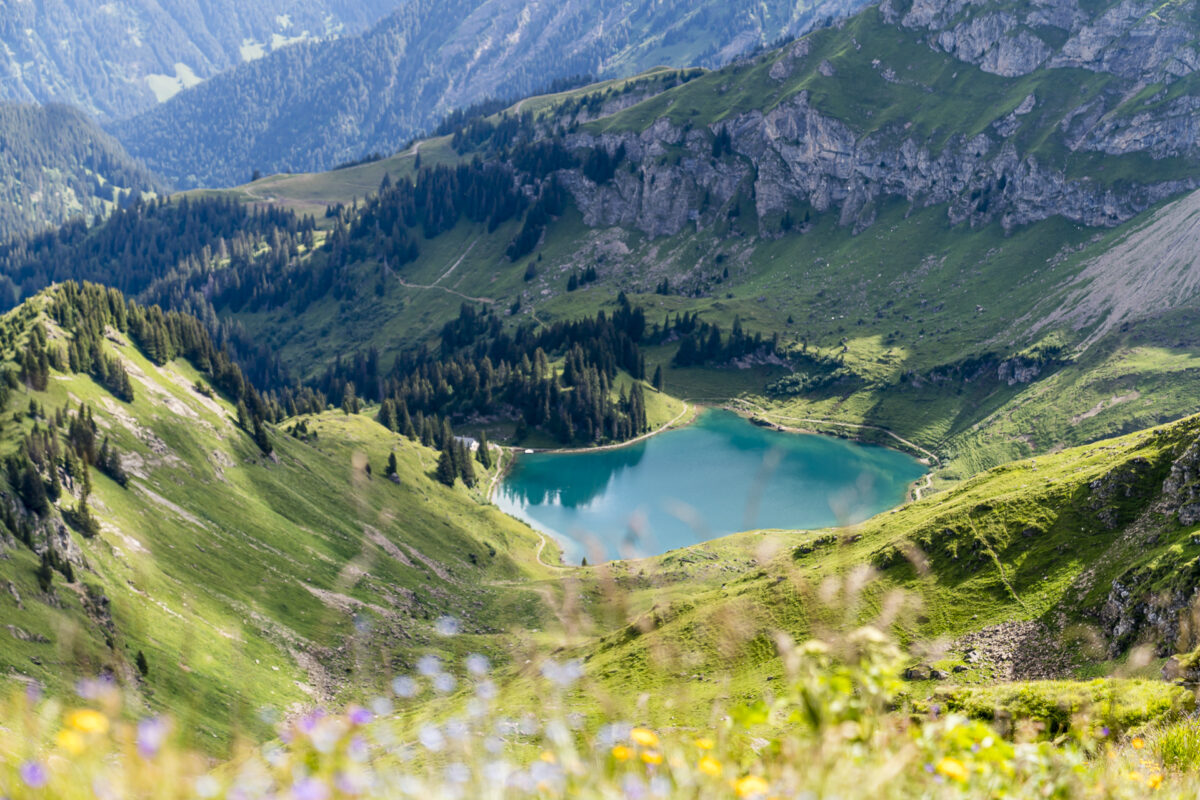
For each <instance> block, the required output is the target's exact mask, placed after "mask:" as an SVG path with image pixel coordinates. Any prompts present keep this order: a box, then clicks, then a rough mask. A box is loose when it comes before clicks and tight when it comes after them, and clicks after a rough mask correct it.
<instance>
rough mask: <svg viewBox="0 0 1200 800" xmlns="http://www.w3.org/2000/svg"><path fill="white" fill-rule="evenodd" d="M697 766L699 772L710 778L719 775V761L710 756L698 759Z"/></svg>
mask: <svg viewBox="0 0 1200 800" xmlns="http://www.w3.org/2000/svg"><path fill="white" fill-rule="evenodd" d="M698 767H699V769H700V771H701V772H703V773H704V774H705V775H707V776H708V777H710V778H719V777H721V769H722V768H721V762H720V761H717V760H716V759H715V758H713V757H712V756H705V757H704V758H702V759H700V763H699V765H698Z"/></svg>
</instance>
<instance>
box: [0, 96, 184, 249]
mask: <svg viewBox="0 0 1200 800" xmlns="http://www.w3.org/2000/svg"><path fill="white" fill-rule="evenodd" d="M160 185H161V184H160V181H159V180H158V179H157V178H156V177H154V176H153V175H152V174H151V173H150V172H149V170H147V169H146V168H145V167H143V166H142V165H141V164H139V163H138V162H136V161H134V160H133V159H132V158H130V157H129V154H128V153H126V152H125V149H124V148H123V147H121V144H120V143H119V142H118V141H117V140H116V139H114V138H112V137H111V136H109V135H108V134H107V133H105V132H104V131H102V130H101V129H100V128H99V127H97V126H96V125H95V123H93V122H92V121H91V120H89V119H88V118H87V117H85V116H84V115H83V114H81V113H79V112H78V111H75V110H74V109H71V108H68V107H66V106H57V105H55V106H24V105H15V104H8V103H0V239H6V238H8V237H9V236H11V235H13V234H18V233H27V232H31V231H43V230H46V229H48V228H54V227H57V226H59V225H61V224H63V223H64V222H66V221H67V220H68V219H71V218H72V217H79V216H82V217H88V218H89V219H90V218H92V217H95V216H105V215H107V214H108V212H110V211H111V210H112V209H114V208H116V207H117V206H120V205H127V204H129V203H130V202H132V201H133V200H134V199H137V198H139V197H141V196H142V195H143V194H146V193H152V192H155V191H158V190H159V187H160Z"/></svg>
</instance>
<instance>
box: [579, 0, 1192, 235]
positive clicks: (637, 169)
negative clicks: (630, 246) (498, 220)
mask: <svg viewBox="0 0 1200 800" xmlns="http://www.w3.org/2000/svg"><path fill="white" fill-rule="evenodd" d="M1193 6H1194V4H1192V3H1182V4H1173V5H1170V6H1167V7H1163V8H1162V9H1159V10H1158V11H1157V12H1156V13H1155V14H1153V15H1150V12H1151V11H1154V8H1155V7H1154V6H1153V5H1151V4H1147V3H1142V4H1133V3H1122V4H1120V5H1117V6H1114V7H1112V8H1109V9H1107V10H1102V11H1090V12H1089V11H1086V10H1085V9H1084V7H1083V6H1082V5H1080V4H1078V3H1076V2H1074V1H1073V0H1064V1H1063V2H1055V3H1051V4H1039V5H1036V6H1031V7H1030V9H1029V10H1028V12H1027V13H1026V15H1025V16H1022V17H1021V18H1019V19H1018V18H1016V17H1013V12H1012V11H1011V10H1007V9H1008V6H1005V7H1004V9H1006V10H1000V9H999V6H998V5H997V4H990V3H976V4H966V3H963V4H951V5H949V6H946V5H943V4H940V3H939V4H929V5H928V6H926V5H922V4H919V3H918V4H915V5H913V6H912V7H910V8H908V9H903V10H902V9H900V8H898V4H894V3H891V2H886V3H884V4H883V5H882V6H880V7H878V8H876V9H871V10H868V11H866V12H864V13H863V14H861V15H859V16H858V17H855V18H854V19H853V20H851V21H848V22H847V23H845V24H844V25H843V26H839V28H840V29H839V30H831V31H820V32H818V33H816V34H814V35H813V36H810V37H807V38H805V39H803V40H801V41H799V42H797V43H795V44H794V45H791V46H790V47H788V48H786V49H785V50H783V51H780V52H777V53H773V54H771V55H768V56H764V57H762V58H761V59H758V60H757V61H756V62H755V63H754V64H753V65H747V66H739V67H735V68H731V69H729V70H723V71H721V72H718V73H714V74H711V75H709V76H706V77H705V78H702V79H700V80H698V81H694V82H692V83H691V84H689V85H688V86H687V87H685V88H683V89H680V90H678V91H677V92H676V93H674V94H672V95H670V96H664V97H663V98H660V101H659V102H658V103H657V104H656V105H653V106H652V107H650V108H641V109H637V110H631V111H628V112H626V113H625V114H623V115H616V116H615V117H613V118H612V119H611V120H610V121H608V122H607V123H606V124H605V125H602V126H595V127H593V128H592V129H591V130H588V129H586V128H585V129H584V130H583V131H581V132H580V133H578V134H576V135H574V136H572V137H569V138H568V147H571V148H575V149H588V148H595V147H600V148H603V149H605V150H607V151H608V152H610V153H613V152H616V151H617V150H618V149H619V150H620V151H621V152H622V153H623V154H624V155H625V157H627V158H628V159H629V161H630V162H631V164H630V169H628V170H622V171H620V172H618V174H617V175H616V177H615V179H614V180H613V181H612V182H610V183H608V184H607V185H604V186H597V185H593V184H592V183H590V182H588V181H585V180H581V179H580V176H578V175H575V176H568V177H567V178H566V180H567V183H568V185H569V186H570V188H571V190H572V193H573V194H574V196H575V199H576V201H577V202H578V203H579V205H580V208H581V210H582V211H583V213H584V218H585V220H586V221H587V222H588V224H590V225H594V226H606V225H614V224H620V225H623V226H631V227H636V228H638V229H639V230H641V231H643V232H645V233H646V234H648V235H651V236H663V235H673V234H676V233H679V232H680V231H682V230H683V229H684V228H685V227H688V226H689V225H690V224H691V223H692V222H694V221H699V222H700V224H701V225H705V224H709V223H710V221H711V219H712V218H714V216H715V215H716V214H718V213H719V210H720V209H721V208H722V207H723V206H724V205H726V204H728V203H730V202H731V201H733V200H734V199H735V198H736V197H737V196H738V195H739V194H740V195H741V196H744V197H748V198H751V199H752V202H753V206H754V208H755V210H756V212H757V214H758V216H759V217H760V218H766V217H768V216H770V215H771V214H782V213H785V212H787V211H789V210H792V211H795V210H797V209H803V208H811V209H813V210H814V211H816V212H824V211H828V210H834V211H836V213H837V214H838V216H839V219H840V222H841V224H843V225H847V226H851V227H853V228H854V229H855V230H863V229H864V228H866V227H867V226H869V225H870V224H871V222H872V221H873V219H874V216H875V214H876V212H877V209H878V207H879V203H880V202H885V201H887V200H890V199H900V200H903V201H905V202H907V203H910V204H912V205H913V206H914V207H925V206H930V205H938V204H946V205H948V215H949V218H950V220H951V221H952V222H953V223H958V222H969V223H971V224H972V225H978V224H983V223H986V222H988V221H990V220H993V219H995V220H999V221H1000V222H1001V223H1002V224H1003V225H1004V227H1005V228H1006V229H1010V230H1011V229H1013V228H1015V227H1017V226H1020V225H1024V224H1027V223H1030V222H1033V221H1037V220H1041V219H1045V218H1048V217H1051V216H1062V217H1065V218H1067V219H1069V220H1072V221H1075V222H1079V223H1082V224H1084V225H1088V226H1111V225H1114V224H1117V223H1120V222H1123V221H1125V220H1128V219H1129V218H1131V217H1132V216H1133V215H1135V214H1137V213H1139V212H1141V211H1143V210H1144V209H1146V208H1148V207H1149V206H1150V205H1152V204H1154V203H1156V202H1158V201H1159V200H1162V199H1164V198H1167V197H1170V196H1172V195H1175V194H1178V193H1180V192H1183V191H1185V190H1188V189H1191V188H1195V187H1196V186H1197V177H1198V176H1200V172H1198V170H1197V167H1198V165H1200V149H1198V145H1200V142H1198V138H1197V136H1198V133H1200V129H1198V128H1197V126H1196V124H1195V114H1194V110H1195V108H1196V107H1197V104H1200V96H1198V95H1197V93H1196V92H1195V90H1194V87H1195V80H1194V79H1193V75H1194V70H1195V69H1196V67H1197V65H1198V62H1197V55H1196V50H1195V49H1194V48H1196V47H1197V46H1198V45H1197V38H1198V34H1200V28H1198V26H1197V25H1196V23H1195V16H1194V14H1195V8H1194V7H1193ZM1148 15H1149V16H1148ZM714 95H716V96H724V97H728V98H729V100H727V101H719V102H714V101H713V99H712V98H713V97H714ZM718 132H723V133H726V134H728V136H729V137H730V145H729V147H728V150H727V153H728V156H729V157H728V158H725V159H724V160H717V161H714V160H713V159H711V155H712V137H713V136H714V135H716V134H717V133H718ZM667 153H670V154H671V155H670V157H669V158H664V155H665V154H667ZM706 209H707V211H706Z"/></svg>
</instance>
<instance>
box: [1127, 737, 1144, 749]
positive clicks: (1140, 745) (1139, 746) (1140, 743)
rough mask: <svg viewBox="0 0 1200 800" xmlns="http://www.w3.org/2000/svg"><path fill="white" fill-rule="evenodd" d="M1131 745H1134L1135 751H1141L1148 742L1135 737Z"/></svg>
mask: <svg viewBox="0 0 1200 800" xmlns="http://www.w3.org/2000/svg"><path fill="white" fill-rule="evenodd" d="M1130 744H1131V745H1133V749H1134V750H1141V749H1142V748H1143V747H1145V746H1146V740H1145V739H1143V738H1142V737H1140V736H1135V737H1133V741H1131V742H1130Z"/></svg>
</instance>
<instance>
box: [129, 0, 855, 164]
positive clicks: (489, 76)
mask: <svg viewBox="0 0 1200 800" xmlns="http://www.w3.org/2000/svg"><path fill="white" fill-rule="evenodd" d="M860 5H861V3H860V2H858V0H820V1H819V2H811V3H810V2H805V3H799V4H797V3H794V2H784V0H769V2H753V3H752V2H748V0H737V1H736V2H716V0H705V2H701V3H696V2H684V0H671V2H661V1H660V0H653V1H651V0H638V2H634V3H628V2H617V0H603V2H592V3H582V2H574V1H572V2H565V3H553V4H547V3H540V2H532V1H531V0H414V2H410V3H408V4H406V5H405V6H404V7H403V8H401V9H400V10H399V11H397V12H396V13H395V14H393V15H392V16H390V17H389V18H388V19H386V20H384V21H383V22H381V23H380V24H379V25H377V26H376V27H375V28H373V29H372V30H370V31H369V32H367V33H364V34H363V35H361V36H357V37H346V38H343V39H340V40H338V41H335V42H331V43H325V44H321V45H313V46H307V47H296V48H288V49H287V50H285V51H283V52H280V53H275V54H272V55H271V56H270V57H268V58H265V59H262V60H260V61H256V62H254V63H252V64H247V65H244V66H242V67H241V68H239V69H237V70H235V71H234V72H232V73H230V74H228V75H224V76H222V77H221V78H220V79H219V80H216V81H213V82H210V83H208V84H206V85H204V86H201V87H197V88H196V89H194V90H192V91H188V92H184V93H182V94H181V95H180V96H178V97H177V98H175V99H173V100H172V101H170V102H168V103H166V104H164V105H163V106H162V107H160V108H155V109H153V110H150V111H148V112H146V113H145V114H143V115H141V116H139V117H137V118H136V119H133V120H129V121H128V122H124V123H121V124H119V125H117V126H115V128H114V130H115V131H116V132H117V134H118V136H119V137H120V138H121V139H122V140H123V141H124V142H125V143H126V145H127V146H128V147H129V148H130V150H131V152H133V153H134V154H135V155H137V156H139V157H140V158H143V159H144V160H145V161H146V162H147V163H148V164H149V165H151V166H152V167H153V168H154V169H155V170H158V171H160V172H161V173H162V174H164V175H167V176H169V177H171V178H172V179H174V180H176V181H177V182H178V183H179V184H180V185H181V186H184V187H191V186H197V185H229V184H232V183H240V182H242V181H244V180H246V178H247V177H248V176H249V175H250V174H251V172H252V171H253V170H256V169H258V170H261V171H262V172H263V173H273V172H296V171H313V170H319V169H330V168H332V167H334V166H336V165H338V164H340V163H343V162H346V161H350V160H353V159H357V158H359V157H360V156H363V155H365V154H367V153H370V152H374V151H382V152H385V153H390V152H394V151H395V150H397V149H398V148H399V147H400V146H401V145H402V144H403V143H404V142H406V141H408V140H409V139H411V138H412V137H414V136H417V135H419V134H423V133H425V132H426V131H427V130H429V129H430V128H431V127H432V126H433V125H435V124H436V122H437V121H438V120H439V119H440V118H441V117H442V116H443V115H445V114H446V113H448V112H450V111H452V110H454V109H458V108H461V107H466V106H469V105H471V104H473V103H476V102H478V101H481V100H484V99H487V98H515V97H519V96H523V95H525V94H529V93H530V92H533V91H535V90H538V89H542V88H545V87H546V86H548V85H549V84H550V83H551V82H552V81H554V80H555V79H562V78H567V77H570V76H575V75H583V74H589V75H595V76H598V77H609V76H626V75H631V74H634V73H637V72H640V71H642V70H645V69H647V68H649V67H654V66H659V65H669V66H676V67H686V66H692V65H710V66H711V65H720V64H724V63H726V62H728V61H729V60H731V59H733V58H736V57H738V56H740V55H743V54H745V53H746V52H748V51H751V50H754V49H756V48H759V47H762V46H765V45H767V44H769V43H771V42H774V41H776V40H778V39H780V38H781V37H790V36H794V35H796V34H799V33H803V32H805V31H807V30H809V29H810V28H812V27H813V26H814V25H815V24H817V23H819V22H821V21H823V20H826V19H828V18H834V17H839V16H843V15H845V14H846V13H850V12H852V11H853V10H855V9H856V8H858V7H859V6H860Z"/></svg>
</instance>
